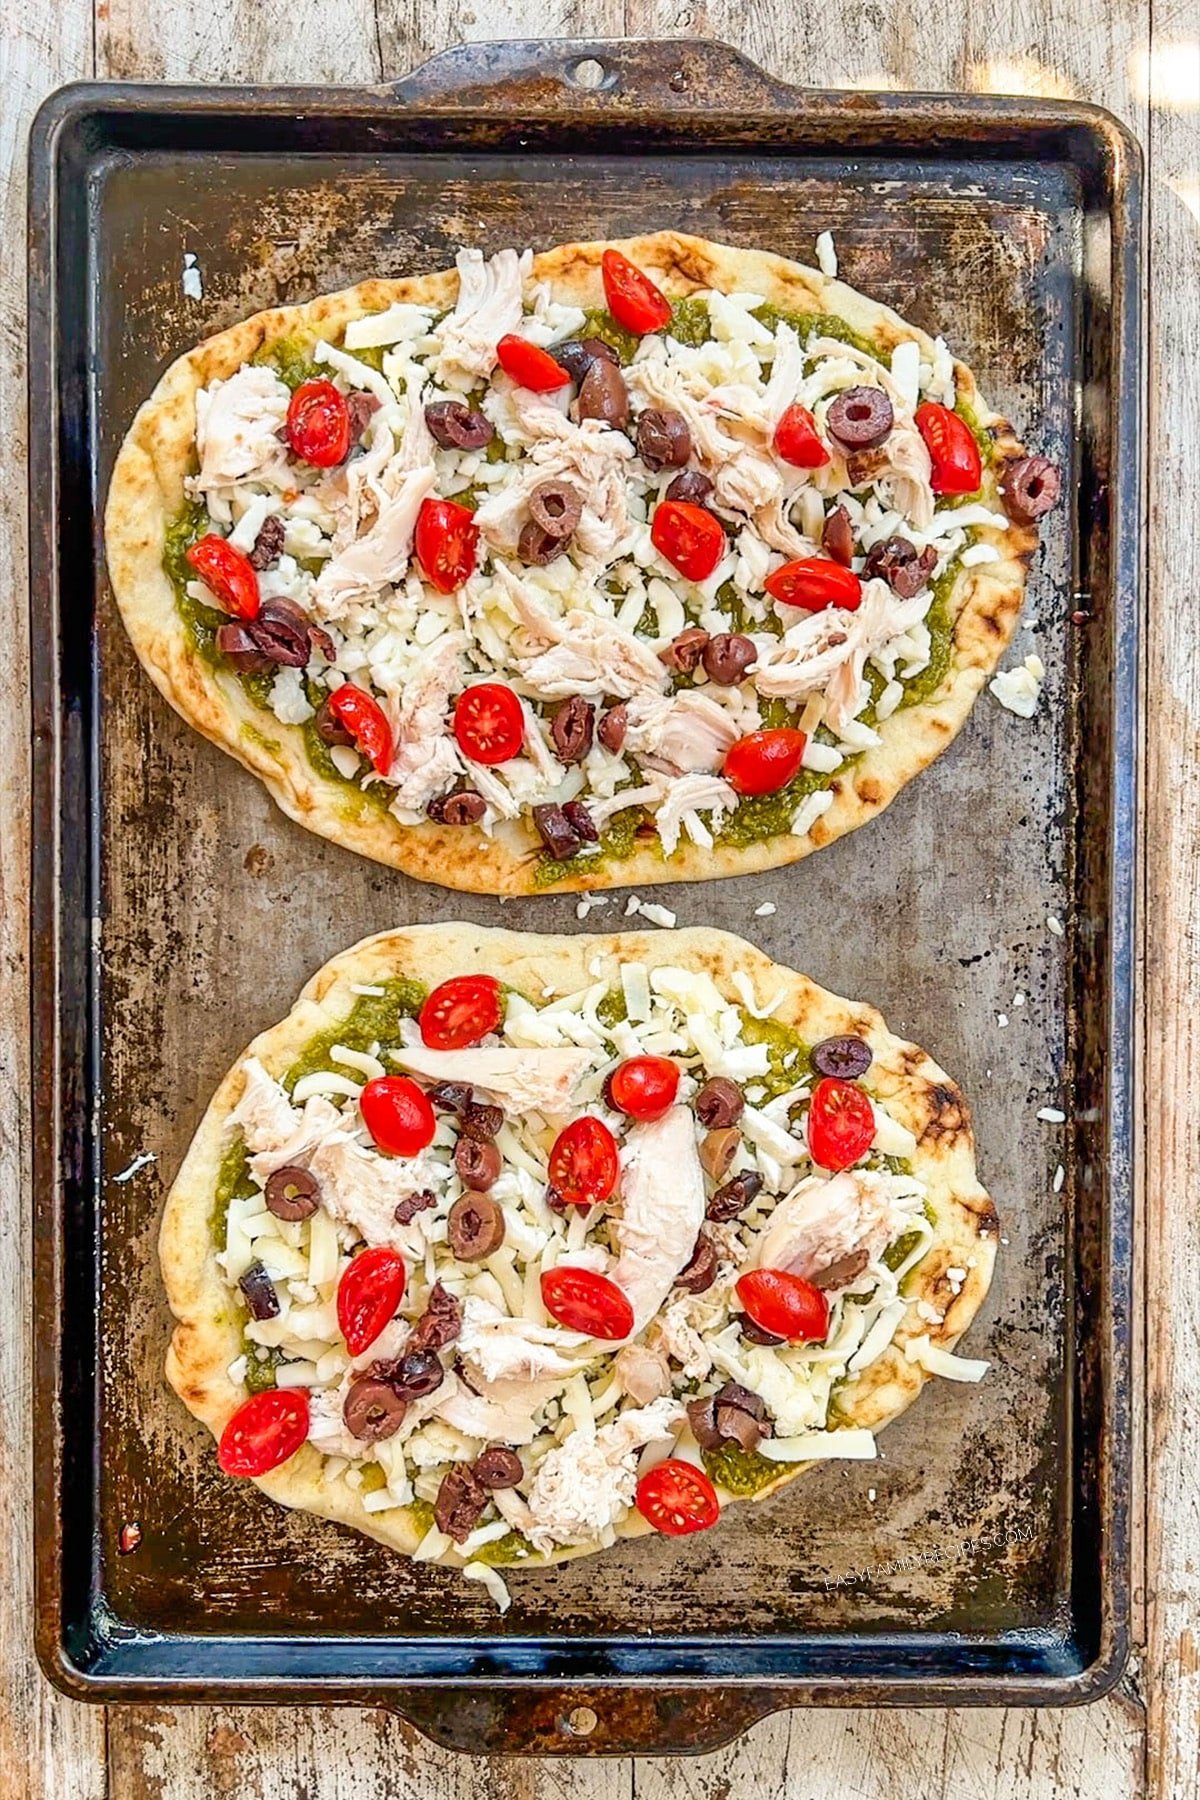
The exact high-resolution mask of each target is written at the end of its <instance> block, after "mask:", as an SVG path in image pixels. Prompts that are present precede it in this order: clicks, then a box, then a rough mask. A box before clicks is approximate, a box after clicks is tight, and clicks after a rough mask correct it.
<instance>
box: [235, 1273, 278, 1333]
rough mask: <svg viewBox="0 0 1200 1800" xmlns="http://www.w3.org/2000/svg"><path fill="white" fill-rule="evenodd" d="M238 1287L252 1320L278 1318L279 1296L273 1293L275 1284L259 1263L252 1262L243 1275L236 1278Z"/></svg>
mask: <svg viewBox="0 0 1200 1800" xmlns="http://www.w3.org/2000/svg"><path fill="white" fill-rule="evenodd" d="M238 1286H239V1287H240V1288H241V1290H242V1293H243V1294H244V1295H245V1298H246V1309H247V1311H248V1312H249V1314H250V1317H251V1318H252V1319H277V1318H278V1317H279V1295H278V1294H277V1293H276V1292H275V1283H274V1282H273V1281H272V1280H271V1277H270V1276H269V1275H268V1274H267V1271H266V1270H265V1269H264V1268H263V1266H262V1264H261V1263H260V1262H252V1263H251V1264H250V1267H249V1268H248V1269H247V1270H246V1272H245V1274H244V1275H239V1276H238Z"/></svg>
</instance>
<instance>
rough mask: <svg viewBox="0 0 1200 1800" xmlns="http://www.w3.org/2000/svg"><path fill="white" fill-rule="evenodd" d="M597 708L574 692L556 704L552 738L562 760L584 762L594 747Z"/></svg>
mask: <svg viewBox="0 0 1200 1800" xmlns="http://www.w3.org/2000/svg"><path fill="white" fill-rule="evenodd" d="M595 717H596V709H595V707H594V706H593V705H592V704H591V702H590V701H588V700H585V699H584V697H583V695H582V694H572V695H571V698H570V699H569V700H564V701H563V702H562V704H561V705H560V706H556V707H555V709H554V712H553V714H552V715H551V718H550V738H551V741H552V742H553V744H554V751H555V754H556V756H557V757H558V758H559V761H560V762H565V763H577V762H582V761H583V759H584V757H585V756H586V755H587V753H588V751H589V750H590V749H591V747H592V729H593V725H594V721H595Z"/></svg>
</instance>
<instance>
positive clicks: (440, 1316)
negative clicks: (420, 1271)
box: [405, 1281, 463, 1355]
mask: <svg viewBox="0 0 1200 1800" xmlns="http://www.w3.org/2000/svg"><path fill="white" fill-rule="evenodd" d="M462 1317H463V1312H462V1301H461V1300H456V1299H455V1297H454V1295H453V1294H451V1293H448V1292H447V1290H446V1289H445V1288H444V1287H443V1286H442V1284H441V1282H440V1281H435V1282H434V1284H433V1286H432V1287H431V1288H430V1290H429V1299H428V1300H427V1301H426V1302H425V1311H424V1312H423V1313H422V1314H421V1316H420V1318H419V1319H418V1320H417V1322H416V1324H415V1325H414V1326H413V1332H412V1336H411V1337H410V1338H409V1340H408V1343H407V1345H406V1346H405V1354H406V1355H409V1354H411V1352H412V1351H414V1350H444V1349H445V1348H446V1345H447V1344H452V1343H453V1342H454V1340H455V1338H456V1337H457V1336H458V1334H459V1332H460V1331H461V1330H462Z"/></svg>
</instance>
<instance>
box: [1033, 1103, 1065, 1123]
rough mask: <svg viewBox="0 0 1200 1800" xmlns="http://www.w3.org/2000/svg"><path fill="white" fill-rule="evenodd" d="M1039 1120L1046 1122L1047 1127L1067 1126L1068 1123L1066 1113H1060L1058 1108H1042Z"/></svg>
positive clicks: (1039, 1111)
mask: <svg viewBox="0 0 1200 1800" xmlns="http://www.w3.org/2000/svg"><path fill="white" fill-rule="evenodd" d="M1038 1118H1039V1119H1042V1120H1044V1121H1045V1123H1046V1124H1047V1125H1065V1124H1066V1122H1067V1115H1066V1113H1065V1112H1060V1111H1059V1109H1058V1107H1057V1106H1043V1107H1040V1108H1039V1109H1038Z"/></svg>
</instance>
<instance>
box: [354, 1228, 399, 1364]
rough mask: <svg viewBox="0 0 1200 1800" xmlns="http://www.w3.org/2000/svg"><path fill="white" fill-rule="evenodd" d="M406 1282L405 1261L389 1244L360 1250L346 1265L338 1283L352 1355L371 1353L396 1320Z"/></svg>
mask: <svg viewBox="0 0 1200 1800" xmlns="http://www.w3.org/2000/svg"><path fill="white" fill-rule="evenodd" d="M406 1279H407V1273H406V1270H405V1267H404V1258H403V1257H402V1256H401V1255H400V1252H399V1251H398V1250H389V1249H388V1247H387V1245H386V1244H377V1245H376V1247H375V1249H373V1250H360V1251H359V1253H358V1255H357V1256H356V1257H354V1258H353V1259H352V1260H351V1261H350V1262H349V1263H348V1264H347V1265H346V1268H345V1269H344V1270H343V1272H342V1279H341V1280H340V1281H339V1282H338V1289H337V1320H338V1325H339V1327H340V1328H341V1333H342V1336H343V1337H344V1338H345V1340H346V1348H347V1350H348V1351H349V1352H350V1354H351V1356H361V1355H362V1353H363V1351H364V1350H369V1349H370V1348H371V1345H372V1344H373V1343H374V1342H375V1339H376V1338H377V1337H378V1336H379V1334H380V1332H381V1331H382V1330H383V1328H384V1326H385V1325H387V1324H389V1323H390V1322H391V1320H392V1319H394V1318H395V1316H396V1312H397V1309H398V1308H399V1305H400V1302H401V1301H402V1300H403V1298H404V1284H405V1281H406Z"/></svg>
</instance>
